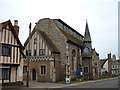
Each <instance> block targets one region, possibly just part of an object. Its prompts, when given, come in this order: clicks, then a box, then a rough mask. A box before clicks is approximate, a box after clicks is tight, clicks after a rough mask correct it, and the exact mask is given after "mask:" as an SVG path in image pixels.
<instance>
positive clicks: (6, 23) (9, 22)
mask: <svg viewBox="0 0 120 90" xmlns="http://www.w3.org/2000/svg"><path fill="white" fill-rule="evenodd" d="M7 25H9V26H10V28H11V31H12V33H13V35H14V37H15V39H16V40H17V44H19V45H20V50H21V53H22V54H23V52H22V50H23V49H24V47H23V45H22V44H21V42H20V39H19V38H18V35H17V34H16V31H15V30H14V27H13V25H12V23H11V21H10V20H8V21H5V22H2V28H1V30H4V28H5V27H6V26H7ZM23 56H24V54H23Z"/></svg>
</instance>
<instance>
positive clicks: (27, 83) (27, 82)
mask: <svg viewBox="0 0 120 90" xmlns="http://www.w3.org/2000/svg"><path fill="white" fill-rule="evenodd" d="M30 34H31V23H30V25H29V37H28V41H29V43H28V58H27V66H28V68H27V75H26V76H27V77H26V87H29V61H30Z"/></svg>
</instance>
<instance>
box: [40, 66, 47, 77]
mask: <svg viewBox="0 0 120 90" xmlns="http://www.w3.org/2000/svg"><path fill="white" fill-rule="evenodd" d="M42 67H43V68H44V71H42V70H43V69H42ZM40 75H41V76H46V75H47V66H46V65H45V64H42V65H41V66H40Z"/></svg>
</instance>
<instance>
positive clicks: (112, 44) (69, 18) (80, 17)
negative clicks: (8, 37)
mask: <svg viewBox="0 0 120 90" xmlns="http://www.w3.org/2000/svg"><path fill="white" fill-rule="evenodd" d="M118 1H119V0H0V22H4V21H7V20H9V19H10V20H11V21H12V23H13V22H14V20H18V21H19V23H18V24H19V27H20V31H19V38H20V41H21V42H22V44H23V45H24V42H25V40H26V39H27V37H28V35H29V23H30V22H31V23H32V28H34V26H35V23H36V22H38V21H39V20H40V19H42V18H51V19H62V20H63V21H64V22H65V23H67V24H68V25H70V26H71V27H72V28H74V29H75V30H76V31H78V32H79V33H80V34H82V35H84V32H85V24H86V21H85V20H86V19H87V21H88V25H89V30H90V35H91V38H92V47H93V48H95V49H96V51H97V52H98V53H99V56H100V58H107V54H108V53H110V52H111V54H115V55H116V56H117V58H118Z"/></svg>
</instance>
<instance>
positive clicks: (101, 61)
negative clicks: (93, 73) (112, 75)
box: [100, 59, 107, 67]
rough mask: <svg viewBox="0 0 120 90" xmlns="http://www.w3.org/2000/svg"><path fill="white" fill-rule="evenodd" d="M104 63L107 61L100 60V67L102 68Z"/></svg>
mask: <svg viewBox="0 0 120 90" xmlns="http://www.w3.org/2000/svg"><path fill="white" fill-rule="evenodd" d="M106 61H107V59H101V60H100V67H103V65H104V64H105V62H106Z"/></svg>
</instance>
